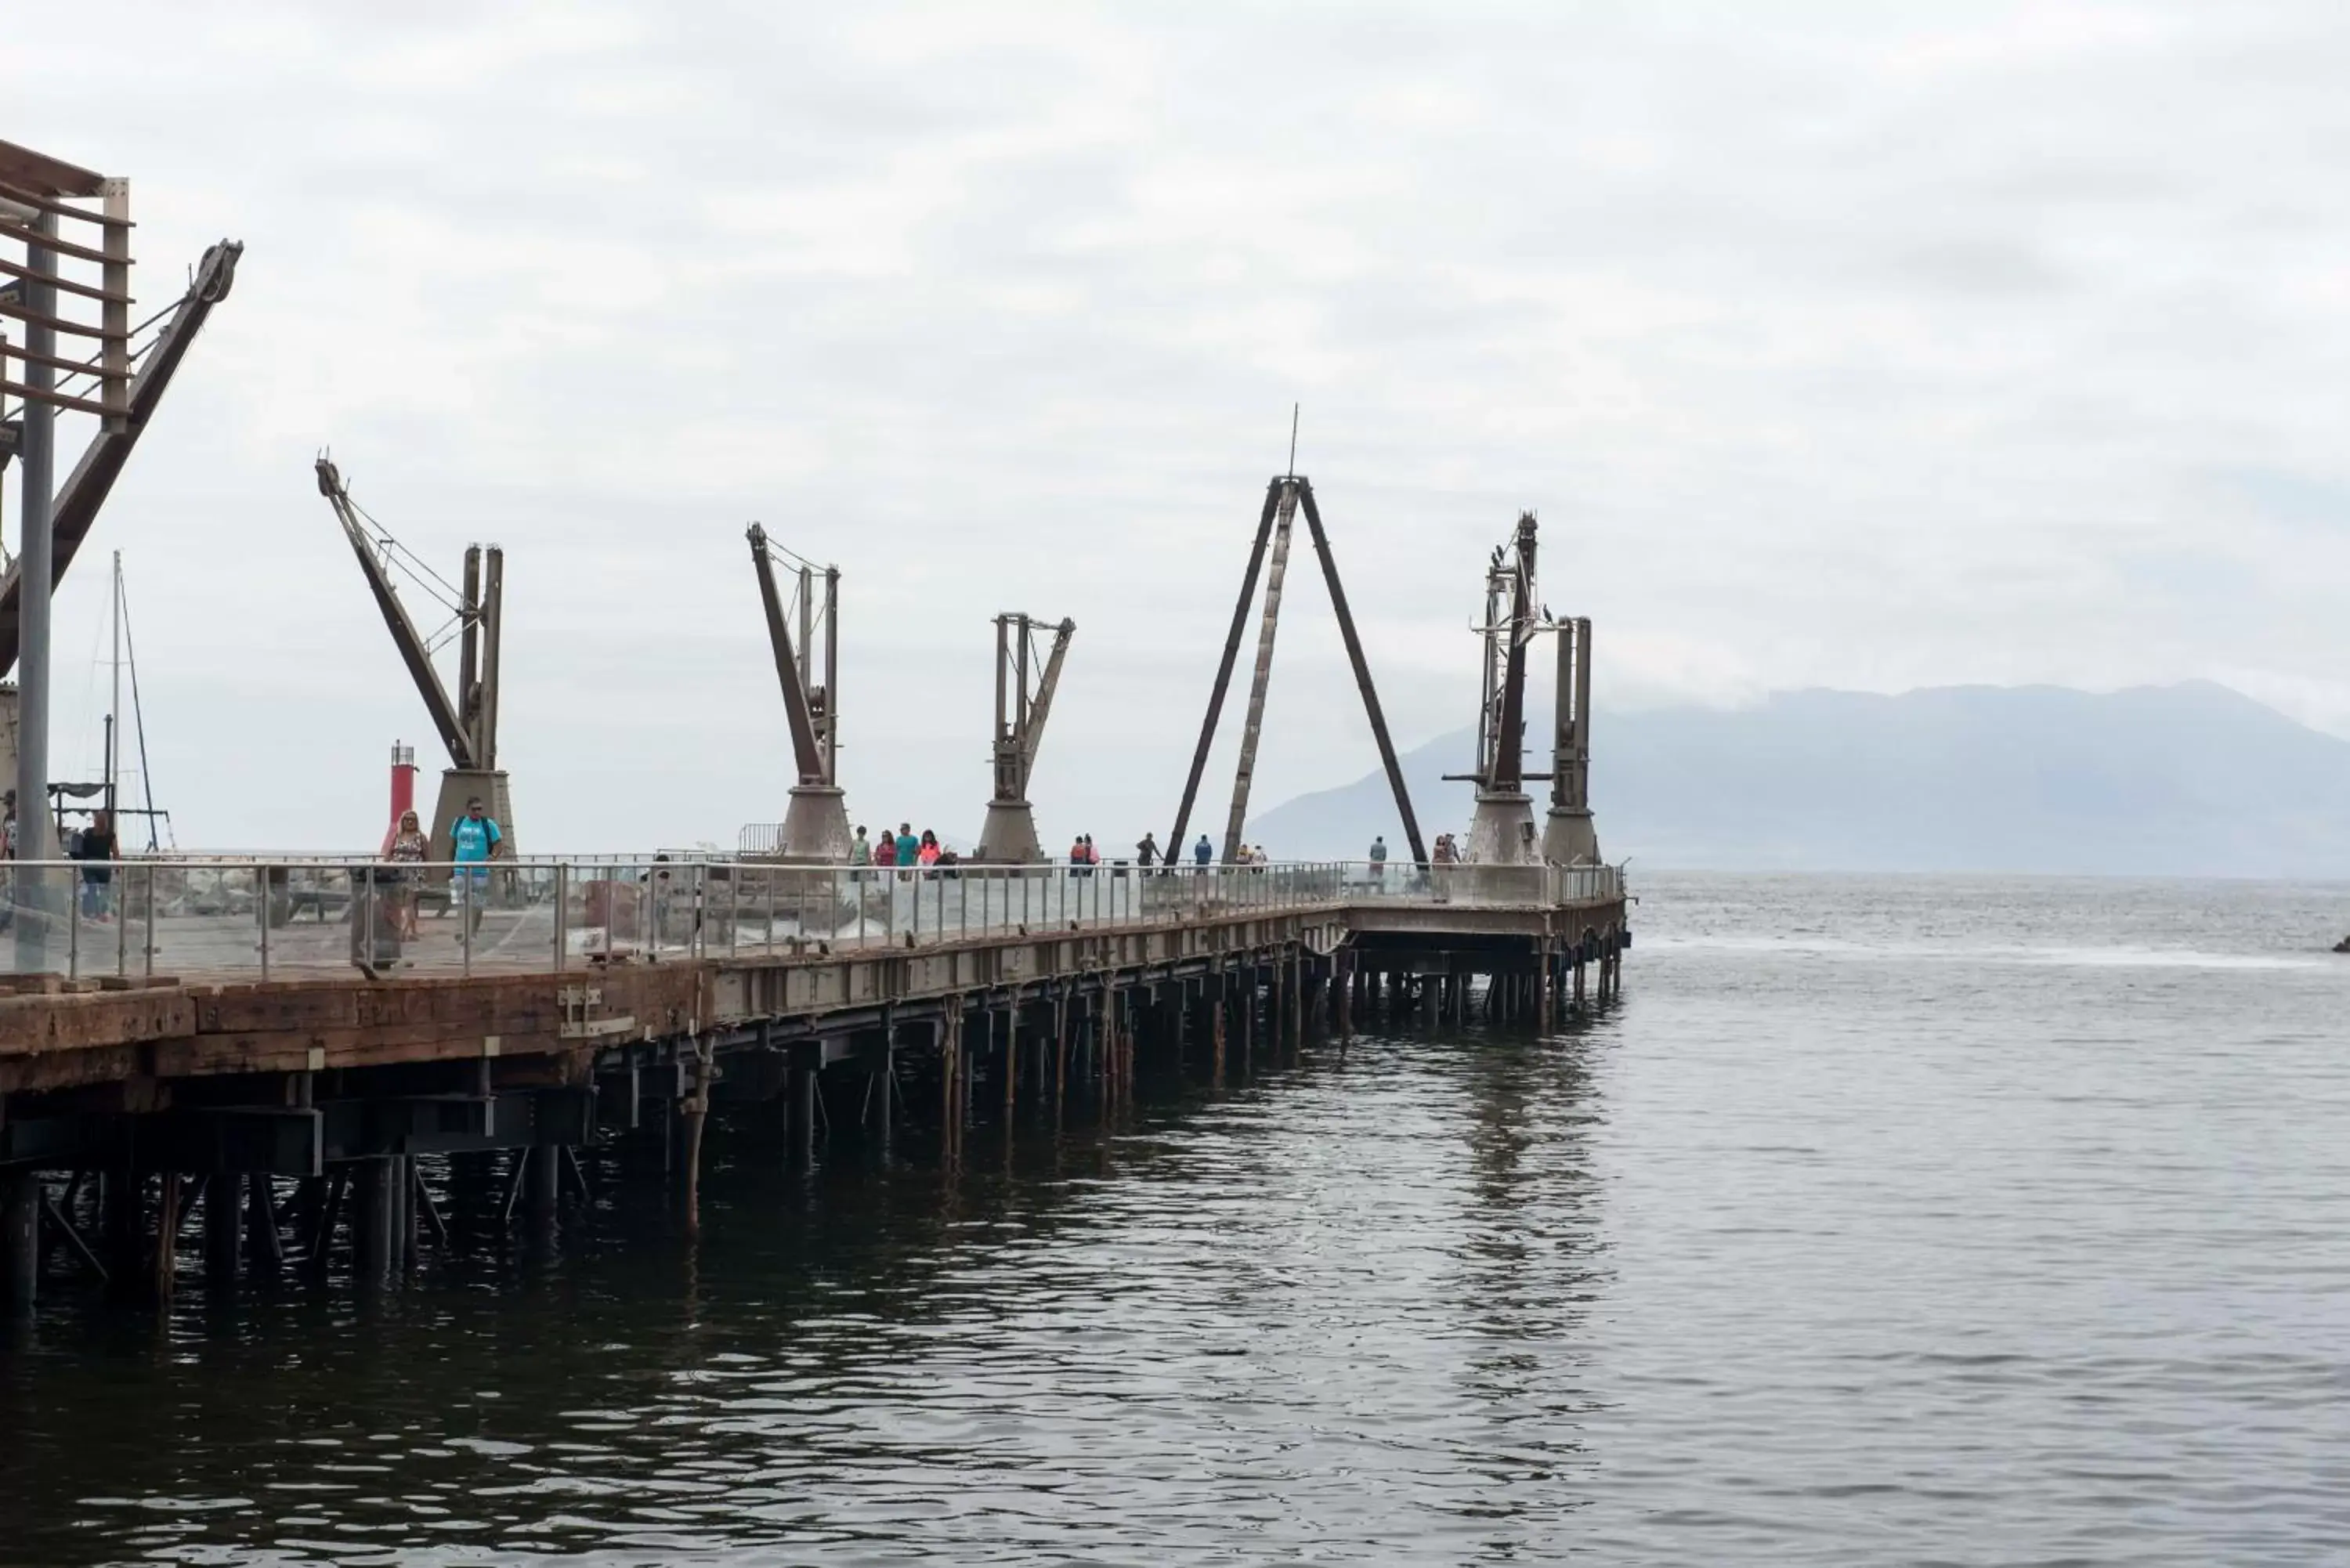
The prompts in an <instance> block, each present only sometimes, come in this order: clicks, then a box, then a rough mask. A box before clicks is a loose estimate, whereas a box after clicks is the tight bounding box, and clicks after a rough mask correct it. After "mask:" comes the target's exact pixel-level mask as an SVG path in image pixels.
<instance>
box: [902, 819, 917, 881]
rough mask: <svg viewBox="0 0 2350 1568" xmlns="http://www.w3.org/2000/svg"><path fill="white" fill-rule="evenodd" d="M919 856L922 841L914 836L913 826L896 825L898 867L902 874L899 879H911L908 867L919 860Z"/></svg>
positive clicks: (907, 823) (911, 875) (905, 824)
mask: <svg viewBox="0 0 2350 1568" xmlns="http://www.w3.org/2000/svg"><path fill="white" fill-rule="evenodd" d="M921 855H922V841H921V840H920V839H919V838H917V837H915V836H914V825H913V824H912V823H910V822H901V823H899V825H898V866H899V870H900V871H901V872H903V873H904V877H903V878H901V879H909V880H910V879H911V877H913V872H912V871H911V870H910V869H909V867H911V866H912V865H913V864H914V862H915V861H917V860H919V859H920V858H921Z"/></svg>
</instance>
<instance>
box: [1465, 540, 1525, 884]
mask: <svg viewBox="0 0 2350 1568" xmlns="http://www.w3.org/2000/svg"><path fill="white" fill-rule="evenodd" d="M1534 547H1535V523H1534V514H1533V513H1531V512H1523V513H1520V514H1518V525H1517V530H1516V533H1515V534H1514V535H1513V537H1512V539H1511V541H1510V544H1509V545H1508V547H1507V548H1506V549H1505V550H1503V551H1499V552H1496V553H1495V556H1494V560H1493V566H1492V569H1491V570H1490V571H1489V572H1488V573H1487V574H1486V578H1485V606H1486V615H1485V630H1484V639H1485V669H1486V680H1487V682H1488V685H1489V688H1490V691H1489V695H1488V698H1487V703H1488V707H1489V709H1490V711H1491V719H1490V722H1488V723H1486V724H1485V725H1483V726H1482V729H1483V731H1484V733H1485V735H1486V738H1487V739H1488V740H1489V741H1490V742H1491V745H1490V748H1489V749H1488V751H1487V753H1486V754H1484V755H1483V756H1481V757H1479V758H1478V759H1477V771H1478V774H1479V777H1478V779H1477V808H1476V812H1475V814H1474V815H1472V816H1471V819H1470V823H1469V857H1470V858H1471V860H1474V861H1476V862H1478V863H1480V864H1482V865H1487V866H1523V865H1525V864H1527V863H1528V862H1530V861H1532V860H1534V858H1535V846H1534V802H1533V800H1532V799H1531V798H1530V797H1529V796H1528V795H1527V794H1526V791H1525V699H1526V644H1527V642H1528V641H1529V640H1531V639H1532V638H1533V637H1534Z"/></svg>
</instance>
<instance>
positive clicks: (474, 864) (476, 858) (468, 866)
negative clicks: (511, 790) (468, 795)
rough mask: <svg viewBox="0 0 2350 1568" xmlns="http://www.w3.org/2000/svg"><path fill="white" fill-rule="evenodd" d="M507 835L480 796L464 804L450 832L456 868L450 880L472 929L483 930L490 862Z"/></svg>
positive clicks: (488, 893) (452, 856) (496, 854)
mask: <svg viewBox="0 0 2350 1568" xmlns="http://www.w3.org/2000/svg"><path fill="white" fill-rule="evenodd" d="M505 837H506V836H505V835H504V833H502V832H500V831H499V830H498V825H497V819H496V818H494V817H493V816H491V815H489V814H488V813H487V812H485V811H484V810H483V809H482V797H481V796H480V795H475V796H473V799H471V800H469V801H467V802H466V803H465V815H463V816H461V817H459V818H458V819H457V820H456V822H455V823H454V824H452V826H451V827H450V829H449V843H450V847H451V849H452V851H454V853H452V855H451V856H450V857H449V858H451V859H452V860H454V861H455V862H456V863H457V865H456V868H455V870H454V872H453V873H452V876H451V877H450V880H451V881H452V883H453V884H454V885H455V889H454V890H455V891H456V893H457V894H458V896H459V897H460V898H462V899H463V903H464V911H465V919H466V920H467V922H468V923H469V924H470V925H471V926H472V928H473V929H474V930H477V931H478V930H480V929H482V913H483V907H484V905H485V904H486V903H487V902H488V901H489V896H490V862H491V861H493V860H494V859H496V858H497V857H498V851H499V850H500V849H501V848H502V847H503V846H504V844H505Z"/></svg>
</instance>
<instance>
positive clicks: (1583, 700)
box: [1543, 616, 1599, 866]
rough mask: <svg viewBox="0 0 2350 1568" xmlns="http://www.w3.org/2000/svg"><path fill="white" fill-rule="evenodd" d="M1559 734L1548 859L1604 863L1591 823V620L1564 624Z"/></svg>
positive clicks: (1553, 758)
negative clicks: (1601, 861)
mask: <svg viewBox="0 0 2350 1568" xmlns="http://www.w3.org/2000/svg"><path fill="white" fill-rule="evenodd" d="M1557 635H1558V717H1557V733H1556V735H1555V738H1554V741H1553V743H1552V751H1551V784H1550V816H1549V820H1548V821H1547V822H1545V823H1544V826H1543V858H1544V860H1547V861H1549V862H1550V863H1551V864H1553V865H1555V866H1596V865H1597V864H1599V834H1598V830H1597V829H1596V827H1595V826H1593V824H1592V820H1591V621H1590V619H1589V618H1587V617H1580V616H1578V617H1576V618H1575V619H1573V620H1563V621H1561V622H1559V623H1558V633H1557Z"/></svg>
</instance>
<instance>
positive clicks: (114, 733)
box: [106, 550, 122, 823]
mask: <svg viewBox="0 0 2350 1568" xmlns="http://www.w3.org/2000/svg"><path fill="white" fill-rule="evenodd" d="M113 608H114V617H113V618H114V694H113V696H112V697H111V698H109V700H108V702H107V707H106V815H107V820H108V821H109V823H110V822H112V821H113V819H114V789H115V783H116V781H117V779H118V778H119V777H120V774H121V756H122V742H121V739H120V736H121V734H122V552H121V551H120V550H117V551H115V552H114V607H113Z"/></svg>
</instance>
